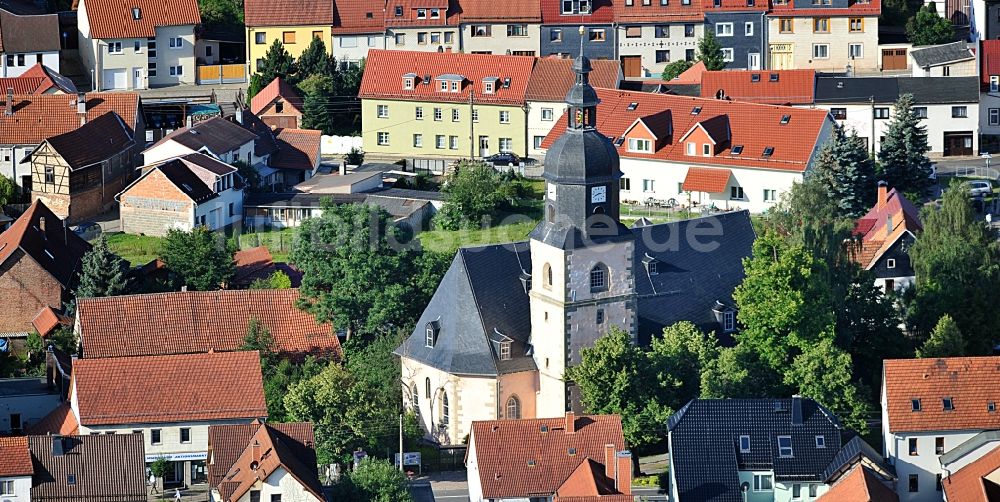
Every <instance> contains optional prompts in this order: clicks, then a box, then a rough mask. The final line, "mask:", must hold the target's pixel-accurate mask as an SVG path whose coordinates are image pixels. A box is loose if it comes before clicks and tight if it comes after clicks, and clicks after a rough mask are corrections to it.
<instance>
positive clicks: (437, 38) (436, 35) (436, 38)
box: [431, 31, 441, 44]
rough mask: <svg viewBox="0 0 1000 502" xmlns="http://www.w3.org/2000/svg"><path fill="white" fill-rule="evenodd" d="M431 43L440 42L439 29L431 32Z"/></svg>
mask: <svg viewBox="0 0 1000 502" xmlns="http://www.w3.org/2000/svg"><path fill="white" fill-rule="evenodd" d="M431 43H432V44H440V43H441V32H440V31H435V32H431Z"/></svg>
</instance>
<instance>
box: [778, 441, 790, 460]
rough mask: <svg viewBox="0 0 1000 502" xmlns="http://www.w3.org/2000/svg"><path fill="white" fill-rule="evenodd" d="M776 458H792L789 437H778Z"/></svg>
mask: <svg viewBox="0 0 1000 502" xmlns="http://www.w3.org/2000/svg"><path fill="white" fill-rule="evenodd" d="M778 456H779V457H791V456H792V437H791V436H778Z"/></svg>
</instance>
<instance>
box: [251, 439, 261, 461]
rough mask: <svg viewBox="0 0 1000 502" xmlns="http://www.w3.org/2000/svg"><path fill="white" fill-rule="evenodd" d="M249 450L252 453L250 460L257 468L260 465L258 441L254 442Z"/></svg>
mask: <svg viewBox="0 0 1000 502" xmlns="http://www.w3.org/2000/svg"><path fill="white" fill-rule="evenodd" d="M251 448H252V450H253V452H252V453H253V457H252V458H251V460H252V461H253V462H256V463H257V465H258V466H259V465H260V441H257V440H254V442H253V446H252V447H251Z"/></svg>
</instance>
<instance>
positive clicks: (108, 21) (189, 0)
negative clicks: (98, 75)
mask: <svg viewBox="0 0 1000 502" xmlns="http://www.w3.org/2000/svg"><path fill="white" fill-rule="evenodd" d="M82 3H83V5H84V7H85V8H86V9H87V21H88V22H89V23H90V34H91V36H92V37H93V38H148V37H155V36H156V28H157V27H158V26H184V25H189V24H190V25H195V24H201V14H200V13H199V11H198V2H197V0H82ZM134 8H138V9H140V15H139V19H134V18H133V14H132V9H134ZM164 49H166V47H162V48H161V49H160V50H164Z"/></svg>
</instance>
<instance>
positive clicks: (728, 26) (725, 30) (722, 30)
mask: <svg viewBox="0 0 1000 502" xmlns="http://www.w3.org/2000/svg"><path fill="white" fill-rule="evenodd" d="M715 35H716V36H719V37H731V36H733V23H718V24H716V25H715Z"/></svg>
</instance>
